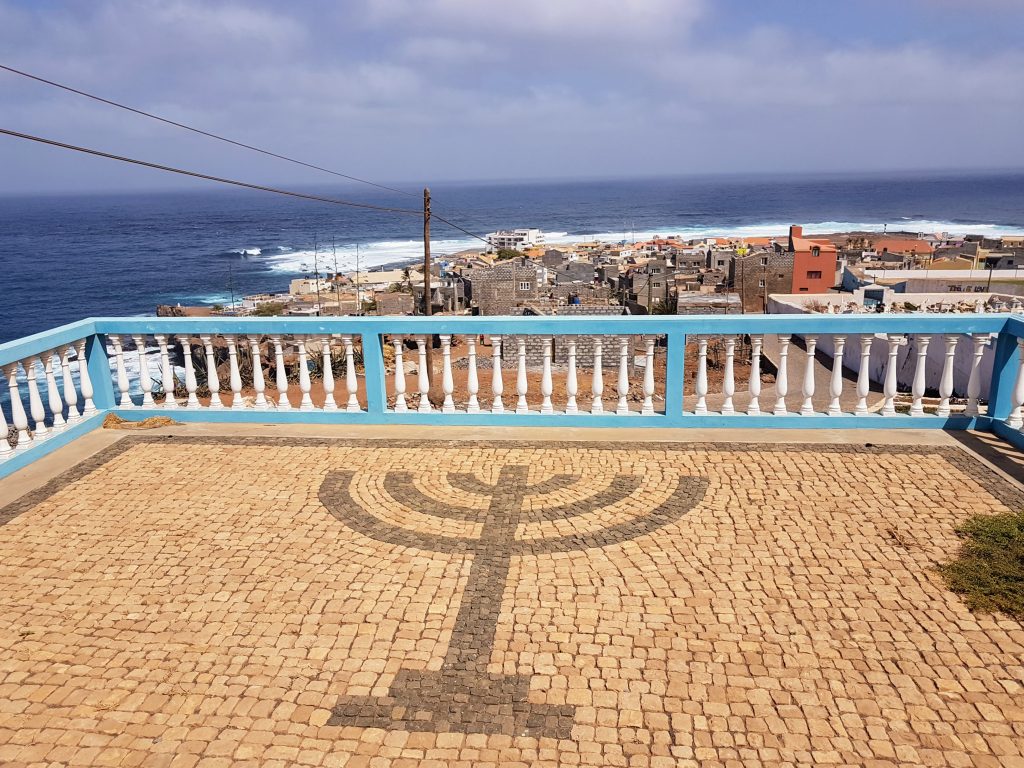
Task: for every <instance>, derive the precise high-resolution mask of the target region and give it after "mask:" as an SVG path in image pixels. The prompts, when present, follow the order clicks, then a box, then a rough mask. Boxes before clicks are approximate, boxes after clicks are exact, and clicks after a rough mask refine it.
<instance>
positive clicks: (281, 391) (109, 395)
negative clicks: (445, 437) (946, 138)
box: [0, 315, 1024, 462]
mask: <svg viewBox="0 0 1024 768" xmlns="http://www.w3.org/2000/svg"><path fill="white" fill-rule="evenodd" d="M980 317H982V320H983V321H984V322H982V321H978V320H977V319H976V318H974V317H972V318H971V319H970V320H968V318H955V317H953V318H951V319H950V320H949V321H948V323H947V324H943V323H940V322H929V323H928V324H927V326H926V325H925V324H924V323H921V324H919V325H917V326H916V327H915V325H914V323H911V322H905V320H906V317H904V318H902V320H903V321H904V322H902V323H900V322H898V320H900V319H893V320H890V319H889V318H888V317H879V318H878V319H877V320H876V319H874V318H862V317H858V318H853V319H852V320H851V318H846V317H841V316H836V317H834V318H829V319H828V320H827V321H826V322H819V323H817V324H815V325H814V326H813V328H811V327H810V326H811V324H810V323H808V322H807V320H808V318H797V319H798V320H799V321H801V323H802V324H803V325H804V326H807V327H808V328H807V330H804V329H801V328H796V326H797V325H799V324H801V323H794V325H793V327H794V328H796V331H799V332H796V331H794V332H793V333H787V332H781V331H779V332H777V331H776V329H777V328H779V327H780V326H784V325H785V322H782V318H780V317H779V316H772V317H769V316H765V318H764V319H757V320H755V319H753V318H713V319H712V318H700V319H692V318H681V317H680V318H668V319H666V320H664V321H663V325H653V324H652V323H653V320H646V321H645V320H644V319H642V318H637V319H629V320H627V319H610V318H600V319H588V320H587V321H585V322H584V321H582V320H581V321H580V323H579V324H581V325H584V326H586V327H585V328H582V329H581V328H579V327H574V325H570V324H568V323H565V324H561V327H562V328H564V330H561V329H559V328H558V327H557V324H551V323H549V322H547V321H545V320H544V319H543V318H537V320H536V322H538V323H541V324H543V327H541V328H539V331H538V332H537V333H529V322H526V321H528V320H532V318H515V319H514V320H515V322H511V320H513V319H508V320H509V322H508V323H507V327H508V331H509V332H508V333H490V331H491V330H497V328H498V326H499V323H497V322H495V321H496V320H499V321H501V322H505V319H497V318H480V319H476V318H473V319H470V318H465V319H463V318H457V320H458V322H456V323H452V322H450V320H448V319H441V318H422V319H408V318H396V319H395V322H396V323H398V324H400V325H401V332H400V333H391V332H390V331H389V330H388V325H387V321H388V320H389V319H387V318H380V319H379V320H380V321H382V322H379V323H377V324H376V326H375V325H374V324H371V323H366V322H364V321H362V320H360V319H353V320H352V322H351V324H349V322H348V321H347V320H329V321H326V322H324V323H322V324H318V325H314V324H313V323H310V324H309V325H308V326H307V327H309V328H310V332H296V331H301V330H302V329H303V326H302V325H301V324H299V323H294V322H288V323H282V324H281V325H280V326H279V327H280V328H281V332H280V333H277V332H272V328H273V326H274V321H271V320H268V321H267V322H266V323H261V324H260V325H261V326H262V327H263V328H264V330H267V331H271V332H267V333H252V332H246V331H245V329H244V328H242V327H240V326H241V324H240V323H238V324H236V325H235V327H233V328H218V324H219V323H220V322H221V321H220V320H219V319H212V320H205V319H204V320H202V321H195V320H190V321H188V322H186V321H179V320H177V319H171V320H169V321H168V322H164V321H155V322H153V323H152V325H151V326H150V327H148V328H147V332H143V331H142V330H140V326H141V325H142V323H143V322H146V323H147V324H148V321H138V320H131V319H126V320H125V321H123V325H121V324H120V323H121V322H122V321H114V320H106V321H103V323H104V324H105V325H104V327H103V329H102V330H97V331H89V332H87V333H85V335H84V336H83V337H82V338H74V337H70V336H68V335H66V334H65V335H64V336H63V337H62V338H60V339H57V338H54V343H53V344H52V345H50V346H48V347H47V346H46V345H45V344H44V343H38V342H35V341H33V342H32V343H31V344H28V345H27V344H21V345H20V347H15V346H13V345H17V344H19V343H18V342H14V343H12V345H0V371H2V374H3V384H4V387H3V388H2V389H0V404H2V406H3V407H2V409H0V436H2V435H7V434H8V432H10V435H9V437H8V439H6V440H0V462H3V461H6V460H8V459H10V457H16V456H18V455H19V454H21V453H22V452H23V451H26V450H28V449H30V448H31V446H33V445H37V444H38V445H41V444H43V443H45V442H47V441H49V440H53V439H54V438H57V437H59V436H60V435H62V434H64V433H65V432H67V431H69V430H71V429H72V428H76V427H78V426H79V425H81V424H82V423H83V422H84V421H86V420H87V419H89V417H90V416H92V415H93V414H97V413H103V412H106V411H109V410H116V411H118V412H126V411H132V410H136V411H153V410H165V409H166V410H173V411H174V412H175V413H176V414H178V415H177V416H176V418H180V419H185V420H189V417H192V418H191V420H196V419H195V417H196V415H197V414H200V413H203V412H213V411H222V415H220V416H218V417H217V418H218V420H232V419H234V418H241V417H236V416H234V415H233V414H235V413H238V414H242V413H246V412H254V411H267V412H277V413H282V414H283V413H287V412H289V411H294V410H295V409H298V411H300V412H303V413H309V414H316V413H320V414H325V415H327V414H332V418H336V419H346V418H350V416H349V415H350V414H351V417H354V418H356V419H359V418H362V417H366V418H367V420H368V421H373V420H374V418H375V417H376V416H377V415H379V414H384V413H391V414H395V415H403V414H408V416H407V417H406V418H408V419H409V420H410V421H415V420H416V419H417V418H419V417H420V414H422V415H424V416H426V415H429V416H430V419H431V420H432V423H439V420H444V419H449V418H451V419H458V418H460V417H461V416H462V415H468V416H473V417H475V419H476V421H475V422H473V423H487V421H486V420H487V419H488V418H490V417H492V416H500V417H501V418H502V419H503V421H497V422H496V423H509V420H513V419H515V418H517V417H524V418H527V419H532V420H533V421H525V422H524V423H540V422H539V421H537V419H538V418H541V417H543V418H547V417H552V418H553V419H557V418H558V417H562V416H569V417H572V418H573V421H572V422H571V423H572V424H573V425H577V424H585V423H587V422H586V421H585V420H586V419H588V418H590V417H591V416H593V417H596V419H595V423H600V424H605V425H607V424H614V423H627V421H626V419H640V418H641V417H643V418H647V419H650V420H651V421H650V423H652V424H658V425H676V426H683V425H685V424H686V423H687V420H688V419H691V418H693V417H695V416H696V417H705V419H710V418H712V417H714V416H715V415H729V416H732V417H735V419H734V420H733V419H731V420H730V421H731V422H734V423H735V424H737V426H738V425H740V424H741V423H742V420H743V419H744V418H756V419H758V421H757V422H755V423H757V424H759V425H767V424H773V423H779V424H783V423H785V424H786V425H787V426H788V425H792V426H795V425H797V423H798V422H797V421H796V419H797V418H800V417H820V416H829V417H845V418H846V419H851V418H853V419H859V418H864V419H865V422H864V423H865V424H868V423H870V424H874V421H872V420H873V419H876V418H882V419H886V420H893V419H894V417H896V416H898V415H899V414H905V415H909V416H911V417H913V418H914V420H915V421H916V422H920V423H921V424H922V425H924V424H925V423H927V422H929V420H930V419H936V420H942V421H943V423H945V422H946V421H947V420H949V419H953V422H950V423H956V424H962V423H967V422H968V419H969V418H981V419H985V418H987V417H989V416H990V415H991V416H993V417H996V418H998V419H999V420H1000V421H1001V422H1002V423H1005V425H1007V426H1008V427H1010V428H1011V429H1015V430H1019V429H1021V428H1022V426H1024V365H1021V364H1020V363H1019V362H1018V359H1019V358H1024V324H1022V323H1021V322H1020V321H1019V320H1017V319H1016V318H1014V319H1012V322H1013V323H1016V324H1017V326H1020V337H1021V338H1020V339H1018V336H1017V326H1014V327H1013V333H1012V334H1011V333H1009V332H1008V331H1006V330H1004V329H1003V325H1000V323H1002V324H1004V325H1006V324H1007V323H1009V322H1011V320H1008V319H1007V318H1005V317H1001V316H997V315H984V316H980ZM374 320H378V319H376V318H375V319H374ZM712 320H713V321H714V322H712ZM478 321H479V332H478V330H477V329H476V328H474V323H477V322H478ZM97 322H98V321H97ZM223 322H224V323H225V324H227V325H229V326H230V325H232V324H235V323H237V321H229V320H224V321H223ZM633 322H635V323H637V324H638V326H639V328H638V331H637V332H633V333H631V332H628V330H627V329H628V327H629V326H628V323H633ZM661 322H662V321H659V323H661ZM887 322H890V323H893V324H894V325H896V326H897V327H895V328H893V327H891V326H890V327H889V328H886V323H887ZM179 323H180V324H179ZM432 323H434V324H436V325H435V326H434V327H436V328H437V329H438V330H439V331H440V330H442V329H443V331H444V332H443V333H437V334H436V335H434V334H431V333H430V330H431V324H432ZM715 325H719V326H725V327H728V328H730V329H733V330H735V332H733V331H732V330H730V332H714V328H713V326H715ZM829 325H832V326H834V327H835V330H834V331H830V330H829V328H828V326H829ZM460 326H461V327H460ZM605 326H607V331H605V332H599V330H598V329H601V328H603V327H605ZM744 326H746V327H748V328H749V329H750V330H751V331H754V332H752V333H743V332H742V330H743V328H744ZM350 327H354V328H353V329H354V330H355V332H351V331H348V330H347V328H350ZM659 327H663V328H664V329H665V330H664V331H663V332H661V333H660V334H659V332H658V330H657V329H658V328H659ZM164 329H166V330H164ZM417 329H422V330H419V331H417ZM463 329H465V330H463ZM552 329H554V330H552ZM673 329H675V330H673ZM922 329H925V330H922ZM224 331H229V332H224ZM524 331H526V332H524ZM809 331H813V332H809ZM1000 333H1002V334H1004V337H1007V336H1008V337H1009V338H1010V339H1011V342H1001V344H1002V346H1001V347H1000V348H1001V349H1003V350H1009V351H1004V352H1001V353H999V354H1000V355H1002V356H1001V357H999V356H998V355H997V354H996V351H995V350H996V345H995V344H993V343H991V340H992V339H993V338H994V337H995V335H996V334H1000ZM964 337H969V341H970V343H968V341H967V340H964ZM673 345H675V347H674V348H675V350H676V352H674V353H673V352H671V349H672V348H673ZM5 346H9V347H10V348H11V349H12V350H14V349H16V351H14V352H10V353H6V354H5V353H4V348H5ZM431 346H436V349H435V353H434V359H433V364H434V366H435V370H434V371H431V355H430V347H431ZM487 346H490V351H489V352H488V351H487V349H486V347H487ZM30 347H31V348H30ZM384 347H387V351H388V353H389V354H388V355H387V356H386V357H385V356H384V355H382V351H383V348H384ZM481 347H483V349H481ZM392 350H393V351H394V355H393V358H392V357H391V355H390V352H391V351H392ZM87 356H89V357H88V359H87ZM410 356H412V358H413V360H411V361H410V360H409V357H410ZM816 356H817V357H816ZM794 358H795V359H794ZM392 359H393V366H394V367H393V370H392V368H391V367H390V366H391V365H392ZM342 361H343V363H342ZM385 361H386V362H385ZM410 364H414V365H415V374H414V376H413V380H412V383H410V381H409V377H408V371H407V366H410V367H412V366H411V365H410ZM264 365H266V366H267V367H266V369H265V368H264ZM342 365H343V366H344V374H343V376H340V377H339V375H338V373H340V371H341V370H342ZM670 365H671V368H670V367H668V366H670ZM488 366H490V368H491V371H490V375H489V376H488V375H487V372H486V368H487V367H488ZM271 367H272V368H273V369H274V370H273V372H272V374H270V373H268V372H269V369H270V368H271ZM481 368H482V369H484V370H481ZM990 368H991V369H992V373H991V374H990V373H989V369H990ZM997 368H998V370H997ZM1011 368H1012V371H1011V370H1010V369H1011ZM506 369H508V373H507V375H509V376H512V377H513V379H509V380H508V381H506ZM791 369H792V370H791ZM336 371H337V372H338V373H336ZM793 371H798V372H799V374H800V376H799V380H798V381H799V384H798V385H797V386H793V387H791V381H790V376H791V375H792V374H793ZM1000 371H1001V372H1002V373H999V372H1000ZM997 373H998V376H997ZM606 374H607V375H610V376H611V377H612V378H611V380H610V381H611V384H610V385H609V386H610V390H609V391H607V392H606ZM773 374H774V375H773ZM434 375H436V376H438V377H439V378H438V380H437V381H436V382H434V381H433V377H434ZM990 376H991V377H992V381H993V384H992V386H993V387H995V386H996V384H997V382H996V378H998V377H1001V381H1002V383H1001V384H999V392H1000V395H999V397H1000V398H1001V400H1000V401H999V402H1000V403H1001V405H1000V406H999V410H998V411H997V412H996V413H991V414H990V412H989V409H988V408H986V407H985V402H986V400H985V399H984V396H985V395H986V392H987V390H988V387H987V386H986V383H987V382H988V380H989V377H990ZM513 381H514V384H513ZM432 383H434V384H435V385H437V397H438V399H437V400H436V401H435V402H436V403H437V406H434V405H432V403H431V385H432ZM410 386H412V387H413V389H412V394H410V391H409V389H408V387H410ZM506 386H512V387H513V391H512V392H510V394H513V393H514V394H513V397H514V398H515V399H514V401H512V402H511V403H506V402H504V397H505V387H506ZM179 387H181V388H183V389H178V388H179ZM339 388H340V389H342V392H338V391H337V390H338V389H339ZM176 389H178V392H177V396H176ZM794 389H795V392H794V391H793V390H794ZM228 392H230V397H228V396H227V395H228ZM182 393H183V394H182ZM161 394H162V396H161ZM321 395H322V400H321V399H320V398H321ZM389 396H390V400H389V399H388V398H389ZM417 396H418V399H416V398H417ZM343 397H344V402H343V401H342V398H343ZM410 397H411V398H413V399H412V401H411V402H410ZM363 398H365V403H366V404H365V405H364V404H363ZM787 398H788V399H789V400H790V402H788V403H787ZM961 398H962V399H961ZM389 403H390V404H389ZM680 403H681V405H680ZM506 409H507V410H506ZM670 411H671V412H670ZM229 412H230V414H232V415H229ZM777 417H783V418H779V421H778V422H776V421H775V419H776V418H777ZM200 418H201V417H200ZM257 418H259V417H256V416H255V415H253V417H252V420H256V419H257ZM265 418H270V416H269V415H268V416H267V417H265ZM296 418H302V417H299V416H298V414H294V413H293V415H292V416H291V419H292V420H294V419H296ZM958 418H961V419H962V420H961V421H957V419H958ZM553 423H554V422H553ZM636 423H640V422H639V421H637V422H636ZM694 423H695V424H704V425H708V424H716V423H717V422H714V421H708V420H699V419H694ZM807 423H808V424H809V425H811V426H815V425H817V424H818V422H815V421H813V420H809V421H808V422H807ZM850 423H852V421H840V422H839V424H840V425H846V424H850ZM890 423H895V424H896V426H906V425H907V424H908V423H909V422H907V421H897V422H892V421H890ZM981 423H988V422H981Z"/></svg>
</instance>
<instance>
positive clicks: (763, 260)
mask: <svg viewBox="0 0 1024 768" xmlns="http://www.w3.org/2000/svg"><path fill="white" fill-rule="evenodd" d="M761 266H762V267H767V266H768V257H767V256H762V257H761Z"/></svg>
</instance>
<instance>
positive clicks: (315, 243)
mask: <svg viewBox="0 0 1024 768" xmlns="http://www.w3.org/2000/svg"><path fill="white" fill-rule="evenodd" d="M319 248H320V244H319V242H318V240H317V236H316V235H314V236H313V279H314V280H315V281H316V316H317V317H320V311H321V310H320V265H319V264H318V263H317V250H318V249H319Z"/></svg>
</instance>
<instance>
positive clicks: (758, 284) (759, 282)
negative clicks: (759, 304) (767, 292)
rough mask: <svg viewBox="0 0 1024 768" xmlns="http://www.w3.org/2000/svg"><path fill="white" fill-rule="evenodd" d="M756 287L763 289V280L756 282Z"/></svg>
mask: <svg viewBox="0 0 1024 768" xmlns="http://www.w3.org/2000/svg"><path fill="white" fill-rule="evenodd" d="M757 287H758V288H764V280H758V281H757Z"/></svg>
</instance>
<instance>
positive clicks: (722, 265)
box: [718, 259, 725, 267]
mask: <svg viewBox="0 0 1024 768" xmlns="http://www.w3.org/2000/svg"><path fill="white" fill-rule="evenodd" d="M718 266H720V267H724V266H725V262H724V261H723V260H722V259H719V260H718Z"/></svg>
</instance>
